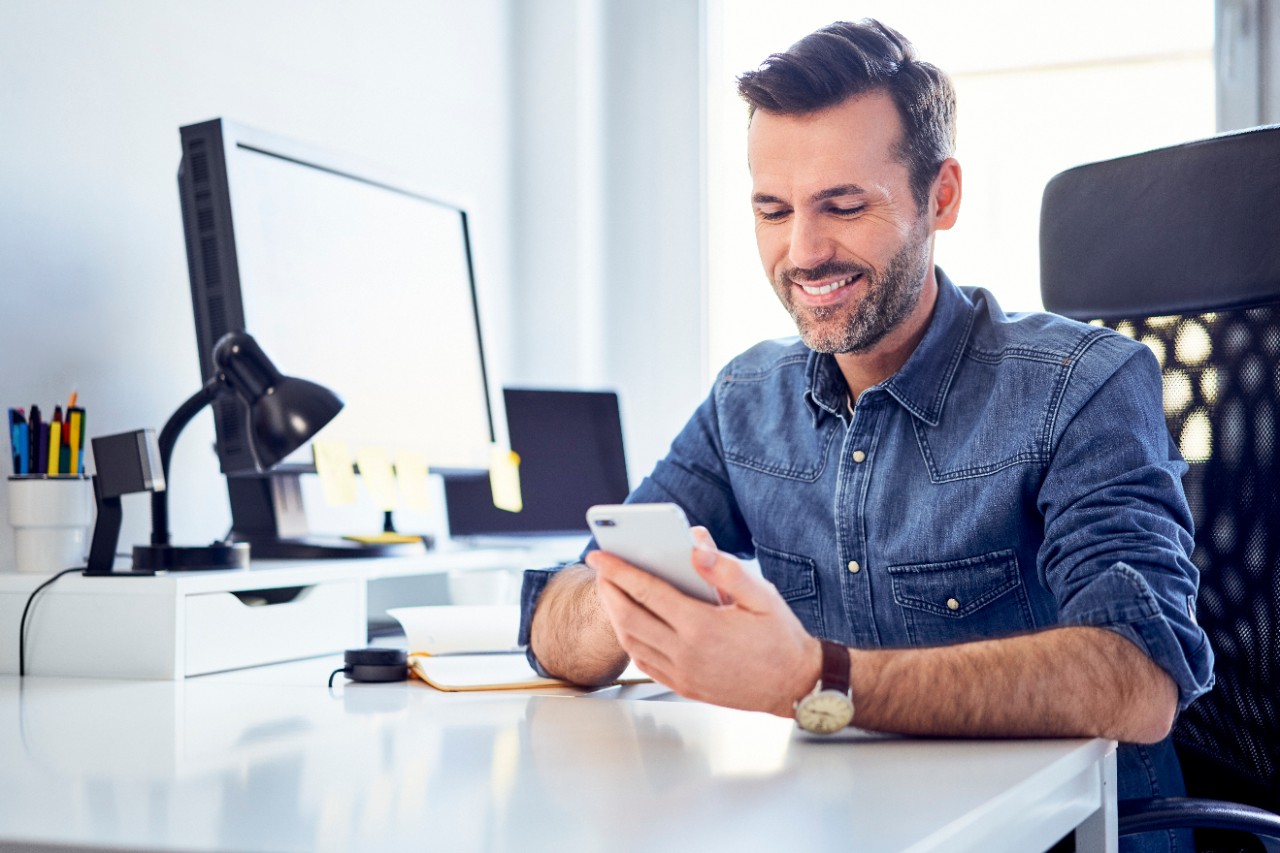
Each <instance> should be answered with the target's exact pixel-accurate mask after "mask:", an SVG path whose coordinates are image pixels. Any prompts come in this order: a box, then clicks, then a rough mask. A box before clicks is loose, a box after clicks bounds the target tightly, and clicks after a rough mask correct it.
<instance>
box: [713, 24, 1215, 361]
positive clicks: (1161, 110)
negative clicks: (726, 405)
mask: <svg viewBox="0 0 1280 853" xmlns="http://www.w3.org/2000/svg"><path fill="white" fill-rule="evenodd" d="M850 17H855V18H861V17H876V18H878V19H879V20H881V21H882V22H883V23H885V24H887V25H888V26H891V27H894V28H895V29H898V30H899V31H901V32H902V33H903V35H905V36H906V37H907V38H909V39H911V41H912V42H913V43H914V44H915V46H916V50H917V53H918V55H919V56H920V57H921V58H922V59H924V60H926V61H929V62H932V63H933V64H935V65H937V66H939V67H940V68H942V69H943V70H944V71H946V72H947V73H948V74H950V75H951V78H952V80H953V81H954V83H955V86H956V97H957V101H958V114H959V119H958V132H957V151H956V156H957V158H958V159H959V161H960V164H961V168H962V170H963V180H964V195H963V201H962V204H961V212H960V219H959V222H958V223H957V225H956V227H955V228H954V229H953V230H951V231H948V232H942V233H941V234H939V237H938V241H937V247H936V251H935V260H936V262H937V263H938V264H939V265H940V266H941V267H942V268H943V269H945V270H946V271H947V274H948V275H949V276H951V278H952V280H954V281H955V282H956V283H957V284H961V285H977V286H982V287H986V288H987V289H989V290H991V291H993V292H994V293H995V294H996V297H997V298H998V299H999V300H1000V303H1001V305H1002V306H1003V307H1004V308H1005V310H1009V311H1013V310H1029V309H1038V308H1040V307H1041V303H1040V295H1039V266H1038V263H1039V262H1038V250H1037V243H1038V234H1039V219H1040V194H1041V192H1042V191H1043V189H1044V185H1045V183H1046V182H1047V181H1048V180H1049V179H1050V178H1051V177H1052V176H1053V175H1055V174H1057V173H1058V172H1060V171H1062V170H1063V169H1067V168H1070V167H1071V166H1075V165H1079V164H1081V163H1087V162H1091V161H1095V160H1102V159H1107V158H1109V157H1115V156H1119V155H1122V154H1129V153H1134V152H1137V151H1141V150H1145V149H1148V148H1155V147H1159V146H1162V145H1171V144H1175V143H1178V142H1183V141H1186V140H1188V139H1194V138H1197V137H1202V136H1208V135H1210V134H1212V133H1213V132H1214V73H1213V4H1212V2H1210V0H1077V2H1073V3H1070V4H1031V3H1025V2H1022V0H970V2H967V3H955V2H944V0H871V2H863V3H856V4H850V3H849V2H848V0H843V2H831V0H807V2H795V0H793V2H791V3H786V4H783V3H777V2H776V0H708V20H707V37H708V39H709V44H708V54H707V55H708V65H707V79H708V88H709V91H708V94H707V116H708V122H709V127H708V134H707V146H708V149H707V178H708V198H707V211H708V214H707V215H708V222H707V229H708V256H707V258H708V260H707V263H708V274H709V289H708V309H709V310H708V317H709V321H708V325H709V328H708V356H709V362H710V365H709V366H710V368H711V370H712V371H715V370H718V369H719V368H720V367H721V366H722V365H723V364H724V363H725V362H726V361H728V360H729V359H730V358H732V357H733V356H734V355H735V354H737V353H738V352H740V351H742V350H743V349H745V348H747V347H749V346H751V345H752V344H753V343H755V342H757V341H759V340H761V339H764V338H771V337H781V336H785V335H793V334H795V327H794V326H793V325H792V323H791V319H790V317H788V316H787V314H786V312H785V311H784V310H783V309H782V307H781V306H780V305H779V304H778V301H777V298H776V297H775V296H774V295H773V290H772V288H770V287H769V285H768V282H767V281H766V280H765V278H764V273H763V272H762V270H761V268H760V263H759V259H758V256H757V254H756V248H755V239H754V236H753V233H752V220H751V212H750V206H749V204H748V198H749V196H750V187H751V183H750V176H749V175H748V174H747V168H746V142H745V130H746V109H745V106H744V105H743V104H742V102H741V101H740V100H739V99H738V96H737V93H736V91H735V88H734V78H735V77H736V76H737V75H738V74H739V73H741V72H742V71H744V70H746V69H748V68H752V67H755V66H756V65H757V64H758V63H759V62H760V61H761V60H763V59H764V58H765V57H766V56H767V55H768V54H770V53H773V52H776V51H781V50H785V49H786V48H787V47H788V46H789V45H790V44H792V43H793V42H795V41H796V40H797V39H799V38H801V37H803V36H804V35H805V34H807V33H809V32H812V31H813V30H815V29H817V28H818V27H821V26H824V25H825V24H828V23H831V22H832V21H835V20H840V19H848V18H850Z"/></svg>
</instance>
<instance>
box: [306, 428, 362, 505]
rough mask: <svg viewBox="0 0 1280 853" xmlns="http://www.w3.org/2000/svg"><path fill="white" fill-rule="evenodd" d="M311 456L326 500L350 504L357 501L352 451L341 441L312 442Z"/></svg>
mask: <svg viewBox="0 0 1280 853" xmlns="http://www.w3.org/2000/svg"><path fill="white" fill-rule="evenodd" d="M311 457H312V459H314V460H315V463H316V473H317V474H318V475H320V488H321V489H322V490H323V493H324V502H325V503H326V504H328V505H329V506H348V505H349V504H353V503H355V502H356V472H355V469H353V468H352V467H351V451H350V450H348V449H347V445H346V444H344V443H343V442H341V441H313V442H311Z"/></svg>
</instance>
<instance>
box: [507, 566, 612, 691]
mask: <svg viewBox="0 0 1280 853" xmlns="http://www.w3.org/2000/svg"><path fill="white" fill-rule="evenodd" d="M529 642H530V644H531V645H532V646H533V653H534V654H535V655H537V657H538V661H539V662H540V663H541V664H542V665H543V667H545V668H546V669H547V671H548V672H551V673H552V674H554V675H556V676H558V677H560V678H563V679H565V680H567V681H572V682H574V683H575V684H588V685H596V684H607V683H608V682H610V681H612V680H613V679H615V678H617V677H618V675H619V674H620V673H621V672H622V670H624V669H626V667H627V656H626V653H625V652H623V651H622V647H621V646H619V645H618V638H617V637H616V636H615V635H614V633H613V627H612V626H611V625H610V624H609V619H608V617H607V616H606V615H605V613H604V611H603V610H602V609H601V607H600V602H599V600H598V599H597V598H596V589H595V572H593V571H592V570H591V569H589V568H588V567H586V566H584V565H576V566H567V567H566V568H563V569H561V570H560V571H559V572H557V573H556V574H555V576H554V577H552V578H551V580H550V581H549V582H548V583H547V586H546V588H545V589H543V591H542V597H541V599H539V601H538V607H537V610H535V611H534V614H533V624H532V625H531V626H530V632H529Z"/></svg>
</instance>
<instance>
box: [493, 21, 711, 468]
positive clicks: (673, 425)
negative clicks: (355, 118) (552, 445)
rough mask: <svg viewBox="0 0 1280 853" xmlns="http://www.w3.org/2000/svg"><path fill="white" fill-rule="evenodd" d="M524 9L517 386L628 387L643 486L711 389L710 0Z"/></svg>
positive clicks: (631, 440)
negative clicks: (704, 161) (706, 22)
mask: <svg viewBox="0 0 1280 853" xmlns="http://www.w3.org/2000/svg"><path fill="white" fill-rule="evenodd" d="M511 9H512V13H513V17H512V25H511V28H512V33H513V34H514V35H515V39H514V40H513V62H514V69H515V75H514V78H513V96H514V102H513V110H514V113H513V115H514V132H515V136H514V144H513V147H512V153H513V157H514V161H513V170H512V171H513V180H514V200H513V203H514V210H515V225H514V227H513V236H514V239H515V244H514V249H513V259H514V263H513V268H512V291H511V316H512V319H513V322H512V327H511V328H512V335H513V340H512V350H513V351H514V352H518V353H519V358H517V359H515V360H513V362H512V363H511V365H510V380H511V382H512V383H517V384H519V383H527V384H533V385H560V386H564V387H587V388H593V387H594V388H601V387H604V388H614V389H617V390H618V391H619V393H620V397H621V405H622V415H623V430H624V433H625V437H626V440H627V447H628V454H627V456H628V464H629V467H630V473H631V478H632V482H633V483H637V482H638V481H639V480H640V478H642V477H643V476H645V475H646V474H647V473H648V472H649V470H650V468H651V467H652V466H653V463H654V461H655V460H656V459H658V458H659V457H660V456H662V455H663V454H664V453H665V452H666V448H667V445H668V444H669V443H670V441H671V439H672V438H673V437H674V436H675V434H676V432H677V431H678V430H679V429H680V427H681V426H682V425H683V424H684V422H685V420H687V419H688V417H689V415H690V414H691V413H692V411H693V409H694V407H695V406H696V405H697V404H698V402H699V401H700V400H701V399H702V398H703V397H704V396H705V395H706V393H707V390H708V383H707V381H706V368H705V363H706V356H705V347H704V342H705V327H706V323H705V309H704V303H705V286H704V281H705V266H706V263H705V258H704V253H703V246H704V244H705V239H704V234H703V231H702V228H703V225H702V223H703V215H702V205H703V180H702V176H701V173H702V170H701V157H702V150H703V127H704V121H703V114H702V110H703V105H702V91H703V84H702V80H703V75H704V69H703V60H702V56H703V49H702V46H703V30H702V28H703V9H702V3H700V2H698V0H538V2H523V1H522V0H512V4H511Z"/></svg>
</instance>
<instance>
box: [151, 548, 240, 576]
mask: <svg viewBox="0 0 1280 853" xmlns="http://www.w3.org/2000/svg"><path fill="white" fill-rule="evenodd" d="M133 568H134V571H149V572H161V571H163V572H187V571H196V570H204V569H247V568H249V546H248V545H247V544H245V543H244V542H236V543H233V544H230V545H228V544H226V543H223V542H214V543H213V544H212V545H199V546H182V547H176V546H173V545H134V546H133Z"/></svg>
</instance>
